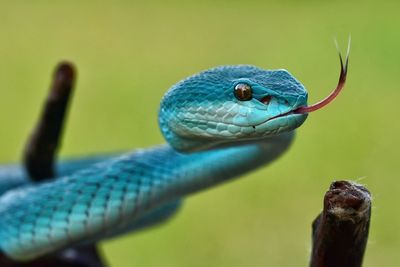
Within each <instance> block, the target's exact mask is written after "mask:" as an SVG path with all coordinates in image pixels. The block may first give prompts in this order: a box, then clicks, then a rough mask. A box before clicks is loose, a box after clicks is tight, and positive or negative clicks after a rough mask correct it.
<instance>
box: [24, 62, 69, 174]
mask: <svg viewBox="0 0 400 267" xmlns="http://www.w3.org/2000/svg"><path fill="white" fill-rule="evenodd" d="M74 83H75V68H74V66H73V65H72V64H71V63H68V62H62V63H60V64H59V65H58V66H57V68H56V71H55V73H54V77H53V82H52V84H51V87H50V92H49V95H48V97H47V100H46V102H45V104H44V108H43V111H42V114H41V116H40V118H39V120H38V123H37V125H36V128H35V129H34V131H33V133H32V135H31V137H30V138H29V140H28V143H27V145H26V147H25V152H24V156H23V162H24V165H25V168H26V170H27V172H28V174H29V176H30V177H31V179H32V180H35V181H40V180H44V179H48V178H51V177H54V176H55V170H54V163H55V161H56V156H57V150H58V148H59V146H60V140H61V137H62V131H63V126H64V121H65V117H66V113H67V109H68V102H69V100H70V97H71V92H72V90H73V86H74Z"/></svg>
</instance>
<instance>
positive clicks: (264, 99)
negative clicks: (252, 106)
mask: <svg viewBox="0 0 400 267" xmlns="http://www.w3.org/2000/svg"><path fill="white" fill-rule="evenodd" d="M271 99H272V96H270V95H267V96H264V97H263V98H261V100H260V101H261V103H263V104H264V105H268V104H269V102H270V101H271Z"/></svg>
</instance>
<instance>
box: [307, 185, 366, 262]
mask: <svg viewBox="0 0 400 267" xmlns="http://www.w3.org/2000/svg"><path fill="white" fill-rule="evenodd" d="M370 218H371V195H370V193H369V191H368V190H367V189H366V188H365V187H363V186H361V185H359V184H356V183H353V182H347V181H337V182H333V183H332V184H331V186H330V188H329V190H328V192H327V193H326V194H325V198H324V210H323V212H322V213H321V214H320V215H319V216H318V217H317V218H316V219H315V221H314V222H313V227H312V228H313V236H312V237H313V248H312V255H311V263H310V266H311V267H337V266H341V267H360V266H361V264H362V260H363V256H364V252H365V248H366V244H367V240H368V230H369V223H370Z"/></svg>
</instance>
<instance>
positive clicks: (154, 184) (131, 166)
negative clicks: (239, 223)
mask: <svg viewBox="0 0 400 267" xmlns="http://www.w3.org/2000/svg"><path fill="white" fill-rule="evenodd" d="M243 86H244V87H243ZM237 88H247V89H246V90H248V88H251V95H250V98H249V97H248V96H249V95H244V96H245V97H246V99H244V98H243V99H241V98H240V97H243V96H241V95H240V94H239V95H237V92H236V91H235V90H236V89H237ZM245 92H248V91H245ZM306 105H307V92H306V90H305V88H304V86H303V85H302V84H301V83H300V82H298V81H297V80H296V79H295V78H294V77H293V76H292V75H291V74H290V73H289V72H287V71H285V70H263V69H260V68H257V67H254V66H247V65H238V66H223V67H218V68H213V69H210V70H206V71H203V72H200V73H198V74H196V75H193V76H191V77H189V78H186V79H184V80H182V81H181V82H179V83H177V84H176V85H174V86H173V87H172V88H171V89H170V90H169V91H168V92H167V93H166V94H165V96H164V97H163V99H162V101H161V105H160V111H159V125H160V128H161V132H162V133H163V135H164V137H165V139H166V140H167V142H168V144H166V145H162V146H157V147H153V148H149V149H143V150H135V151H133V152H129V153H126V154H123V155H118V156H107V155H106V156H100V157H94V158H82V159H76V160H74V161H69V162H68V161H67V162H63V163H61V164H60V166H59V175H58V177H57V178H56V179H54V180H52V181H48V182H42V183H32V182H29V180H28V179H27V178H24V177H25V175H24V173H23V171H22V170H21V169H20V168H19V167H18V166H5V167H3V169H1V168H0V193H2V195H1V197H0V250H1V251H2V252H4V253H6V254H7V255H8V256H9V257H11V258H13V259H16V260H30V259H34V258H37V257H40V256H42V255H45V254H48V253H52V252H55V251H58V250H61V249H64V248H67V247H71V246H74V245H77V244H82V243H90V242H97V241H99V240H102V239H104V238H107V237H112V236H115V235H118V234H121V233H125V232H127V231H132V230H136V229H141V228H143V227H146V226H148V225H149V224H153V223H155V222H158V221H161V220H164V219H165V218H168V217H169V216H170V215H171V214H173V213H174V212H175V211H176V210H177V208H178V207H179V204H180V199H182V198H183V197H184V196H186V195H188V194H190V193H193V192H196V191H199V190H202V189H205V188H208V187H211V186H214V185H216V184H219V183H222V182H224V181H228V180H230V179H232V178H234V177H238V176H240V175H242V174H244V173H246V172H248V171H251V170H254V169H255V168H257V167H260V166H263V165H265V164H267V163H269V162H271V161H272V160H274V159H276V158H277V157H278V156H279V155H281V154H282V153H283V152H284V151H285V150H286V149H287V148H288V147H289V145H290V143H291V142H292V140H293V136H294V129H296V128H297V127H299V126H300V125H301V124H302V123H303V122H304V121H305V119H306V117H307V114H297V113H294V112H292V111H294V110H296V109H297V108H299V107H302V106H306Z"/></svg>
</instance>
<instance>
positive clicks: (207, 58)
mask: <svg viewBox="0 0 400 267" xmlns="http://www.w3.org/2000/svg"><path fill="white" fill-rule="evenodd" d="M399 8H400V4H399V3H398V2H388V1H379V2H376V3H375V2H374V1H369V2H368V1H272V2H266V1H256V2H251V1H189V2H188V1H185V2H179V1H165V2H163V1H148V3H145V2H144V1H143V2H134V1H112V2H111V1H77V0H71V1H39V0H38V1H5V0H0V34H1V35H0V123H1V130H0V133H1V139H0V147H1V149H0V160H1V161H2V162H7V161H17V160H19V158H20V152H21V150H22V148H23V145H24V142H25V139H26V136H27V134H28V133H29V131H30V129H31V127H32V125H33V122H34V121H35V119H36V117H37V114H38V111H39V110H40V107H41V103H42V101H43V98H44V96H45V95H46V91H47V88H48V84H49V81H50V74H51V72H52V69H53V67H54V66H55V64H56V63H57V62H58V61H59V60H62V59H68V60H71V61H73V62H75V63H76V64H77V66H78V70H79V80H78V84H77V91H76V93H75V100H74V103H73V108H72V111H71V113H70V116H69V123H68V131H67V132H66V135H65V140H64V143H63V150H62V155H63V156H67V155H68V156H71V155H82V154H88V153H97V152H105V151H114V150H128V149H132V148H135V147H148V146H151V145H155V144H159V143H162V142H164V141H163V139H162V137H161V135H160V133H159V131H158V126H157V120H156V117H157V109H158V103H159V100H160V98H161V97H162V95H163V93H164V92H165V91H166V90H167V89H168V88H169V87H170V86H171V85H172V84H174V83H175V82H177V81H178V80H180V79H182V78H184V77H186V76H188V75H190V74H193V73H195V72H198V71H200V70H203V69H206V68H209V67H213V66H216V65H225V64H239V63H245V64H254V65H257V66H260V67H264V68H271V69H275V68H285V69H288V70H289V71H290V72H291V73H292V74H294V75H295V76H296V77H297V78H298V79H299V80H300V81H302V82H303V83H304V84H305V86H306V87H307V88H308V89H309V93H310V102H315V101H317V100H319V99H320V98H322V97H324V96H325V95H326V94H328V92H329V91H330V90H331V89H332V87H333V86H334V85H335V84H336V81H337V77H338V73H339V63H338V58H337V54H336V51H335V48H334V45H333V42H332V37H333V36H335V35H336V36H337V38H338V41H339V43H340V44H341V45H342V48H343V49H344V48H345V45H346V39H347V36H348V34H349V33H351V35H352V39H353V45H352V51H351V57H350V68H349V78H348V84H347V86H346V89H345V90H344V92H343V94H342V95H341V96H340V97H339V99H337V101H335V102H334V103H333V104H332V105H330V106H329V107H327V108H326V109H324V110H321V111H319V112H316V113H315V114H312V115H310V116H309V118H308V121H307V122H306V123H305V124H304V125H303V126H302V127H301V128H300V129H299V130H298V135H297V140H296V142H295V144H294V145H293V146H292V148H291V150H290V151H289V152H288V153H287V154H286V155H285V156H284V157H282V158H281V159H279V160H278V161H277V162H275V163H274V164H273V165H271V166H268V167H266V168H263V169H261V170H258V171H256V172H254V173H252V174H250V175H248V176H247V177H243V178H241V179H240V180H238V181H235V182H233V183H230V184H227V185H223V186H220V187H218V188H215V189H212V190H208V191H207V192H203V193H200V194H197V195H195V196H193V197H190V198H189V199H188V201H187V202H186V204H185V206H184V208H183V209H182V211H181V212H180V214H179V215H178V216H177V217H176V218H174V219H173V220H172V221H171V222H170V223H168V224H167V225H164V226H163V227H160V228H157V229H153V230H151V231H146V232H142V233H137V234H132V235H127V236H124V237H122V238H119V239H115V240H113V241H108V242H105V243H104V244H103V245H102V247H103V249H104V252H105V255H106V256H107V259H108V261H109V262H110V263H111V266H117V267H124V266H126V267H128V266H141V267H142V266H143V267H147V266H163V267H168V266H171V267H172V266H174V267H177V266H193V267H196V266H210V267H211V266H230V267H233V266H252V267H257V266H280V267H283V266H307V262H308V257H309V250H310V243H311V242H310V235H311V222H312V220H313V219H314V217H315V216H316V215H317V213H318V212H319V211H320V209H321V207H322V196H323V194H324V192H325V190H326V189H327V187H328V186H329V184H330V182H331V181H332V180H333V179H355V180H358V181H359V182H361V183H363V184H365V185H366V186H367V187H368V188H369V189H370V190H371V191H372V192H373V194H374V209H373V218H372V226H371V235H370V241H369V245H368V249H367V254H366V258H365V266H367V267H368V266H378V265H380V266H397V265H398V262H400V254H399V253H398V251H399V249H400V227H399V226H400V215H399V213H397V211H398V210H397V209H398V203H399V201H400V194H399V192H400V182H399V181H398V179H399V178H398V176H399V166H398V165H397V164H398V160H399V157H398V153H399V152H398V149H399V145H400V141H399V136H400V126H399V123H398V121H399V115H400V114H399V108H398V105H397V102H398V99H399V98H400V90H399V88H398V87H399V85H398V83H399V62H400V49H399V47H400V35H399V34H400V33H399V28H400V19H399V17H398V10H399Z"/></svg>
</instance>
